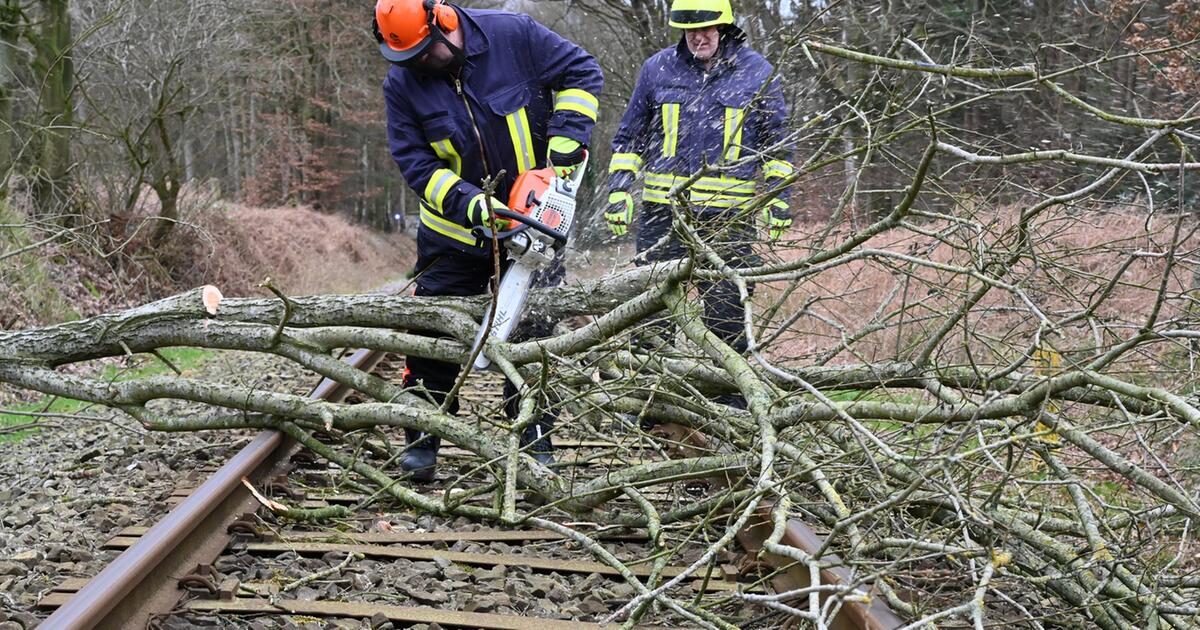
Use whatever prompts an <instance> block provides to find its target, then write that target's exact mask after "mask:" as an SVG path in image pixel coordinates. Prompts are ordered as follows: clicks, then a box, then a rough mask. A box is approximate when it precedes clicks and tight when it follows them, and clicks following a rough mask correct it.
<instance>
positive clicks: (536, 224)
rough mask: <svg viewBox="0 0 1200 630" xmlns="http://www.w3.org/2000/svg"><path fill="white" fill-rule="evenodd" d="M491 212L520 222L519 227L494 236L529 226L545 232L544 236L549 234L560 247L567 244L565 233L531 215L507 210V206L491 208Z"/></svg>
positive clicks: (507, 234) (504, 234) (507, 233)
mask: <svg viewBox="0 0 1200 630" xmlns="http://www.w3.org/2000/svg"><path fill="white" fill-rule="evenodd" d="M492 212H495V213H496V216H498V217H504V218H505V219H512V220H514V221H517V222H519V223H521V226H520V227H517V228H514V229H512V230H508V231H507V232H500V233H498V234H497V235H496V236H498V237H500V238H504V237H506V236H509V235H512V234H515V233H516V232H518V231H519V230H521V229H522V228H527V227H529V228H533V229H535V230H537V231H539V232H541V233H542V234H545V235H546V236H549V237H550V238H552V239H554V241H555V242H556V243H558V244H559V246H560V247H561V246H563V245H566V244H567V235H566V234H563V233H562V232H559V231H558V230H556V229H554V228H552V227H550V226H549V225H546V224H545V223H542V222H541V221H538V220H537V219H534V218H533V217H530V216H528V215H524V214H521V213H520V212H513V211H512V210H509V209H507V208H493V209H492Z"/></svg>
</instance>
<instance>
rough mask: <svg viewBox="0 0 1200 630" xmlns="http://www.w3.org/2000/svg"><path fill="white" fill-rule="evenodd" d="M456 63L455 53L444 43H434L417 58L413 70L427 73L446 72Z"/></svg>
mask: <svg viewBox="0 0 1200 630" xmlns="http://www.w3.org/2000/svg"><path fill="white" fill-rule="evenodd" d="M453 63H454V53H452V52H450V48H449V47H447V46H446V44H444V43H442V42H434V43H433V44H432V45H430V46H429V48H427V49H426V50H425V52H423V53H421V55H420V56H419V57H417V58H416V59H415V60H414V61H413V63H412V65H413V68H415V69H417V70H420V71H422V72H427V73H431V74H432V73H438V72H445V71H446V70H449V69H450V66H451V65H452V64H453Z"/></svg>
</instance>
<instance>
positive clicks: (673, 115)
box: [662, 103, 679, 157]
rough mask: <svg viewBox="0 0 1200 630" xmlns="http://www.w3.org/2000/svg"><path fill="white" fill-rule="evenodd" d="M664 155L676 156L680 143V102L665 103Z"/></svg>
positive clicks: (663, 108) (663, 114)
mask: <svg viewBox="0 0 1200 630" xmlns="http://www.w3.org/2000/svg"><path fill="white" fill-rule="evenodd" d="M662 119H663V157H675V145H676V144H678V143H679V103H663V106H662Z"/></svg>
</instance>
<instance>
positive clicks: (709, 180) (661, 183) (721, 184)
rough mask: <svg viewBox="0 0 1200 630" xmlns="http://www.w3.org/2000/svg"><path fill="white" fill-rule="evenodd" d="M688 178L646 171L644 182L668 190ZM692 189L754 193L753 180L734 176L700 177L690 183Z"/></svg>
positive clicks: (648, 185) (649, 185) (746, 194)
mask: <svg viewBox="0 0 1200 630" xmlns="http://www.w3.org/2000/svg"><path fill="white" fill-rule="evenodd" d="M687 180H688V178H686V177H681V176H678V175H672V174H670V173H654V172H648V173H646V177H645V183H646V186H647V187H654V188H663V189H666V190H670V189H671V188H674V187H675V186H678V185H679V184H682V183H683V182H685V181H687ZM692 188H693V189H699V190H705V191H715V192H721V193H725V194H728V195H742V196H753V195H754V182H753V181H750V180H747V179H737V178H736V177H701V178H700V179H698V180H696V181H695V182H694V183H693V184H692Z"/></svg>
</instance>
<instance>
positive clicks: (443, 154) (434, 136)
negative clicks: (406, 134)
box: [421, 114, 462, 176]
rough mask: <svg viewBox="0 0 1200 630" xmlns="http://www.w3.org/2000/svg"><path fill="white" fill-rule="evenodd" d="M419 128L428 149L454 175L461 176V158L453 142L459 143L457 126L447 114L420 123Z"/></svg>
mask: <svg viewBox="0 0 1200 630" xmlns="http://www.w3.org/2000/svg"><path fill="white" fill-rule="evenodd" d="M421 128H422V129H423V130H424V132H425V140H426V141H427V142H429V146H430V148H432V149H433V152H434V153H436V154H437V156H438V158H439V159H441V160H442V162H445V163H446V166H448V167H450V170H452V171H454V174H455V175H459V176H462V156H461V155H460V154H459V152H458V147H456V146H455V142H460V141H461V139H460V138H459V137H458V134H457V133H455V132H457V131H458V125H457V124H455V122H454V119H453V118H452V117H451V116H450V115H449V114H442V115H439V116H433V117H431V118H427V119H425V120H422V121H421Z"/></svg>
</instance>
